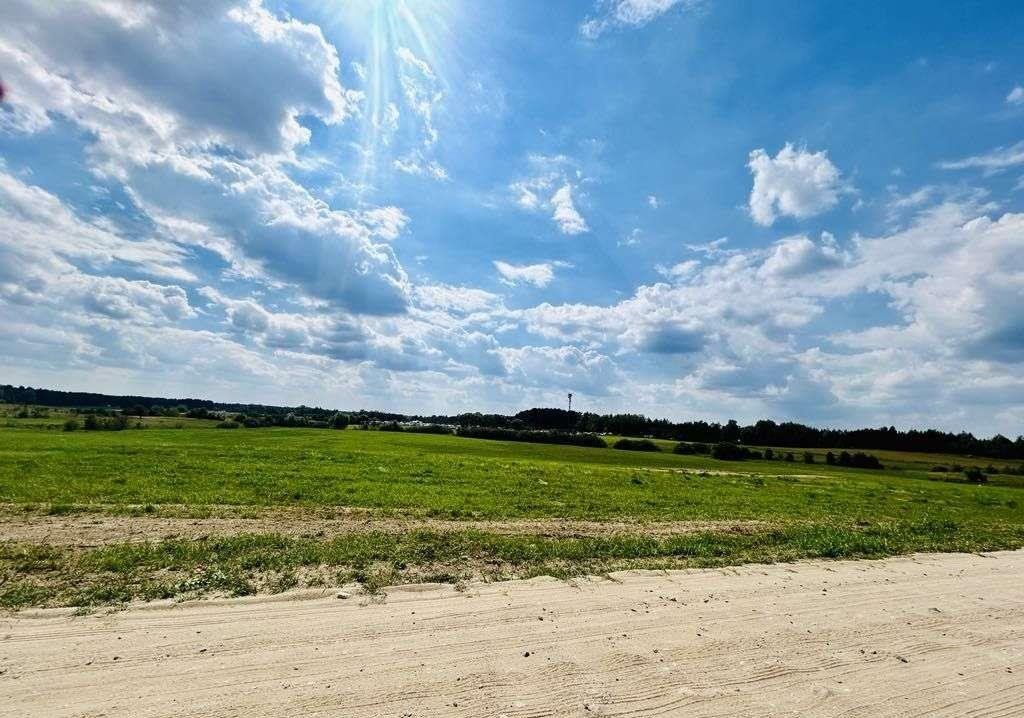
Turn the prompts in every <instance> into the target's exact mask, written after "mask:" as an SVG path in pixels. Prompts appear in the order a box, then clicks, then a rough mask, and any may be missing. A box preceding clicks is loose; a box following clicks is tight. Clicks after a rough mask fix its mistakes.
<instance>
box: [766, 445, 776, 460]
mask: <svg viewBox="0 0 1024 718" xmlns="http://www.w3.org/2000/svg"><path fill="white" fill-rule="evenodd" d="M764 458H765V459H767V460H768V461H771V460H772V459H774V458H775V452H774V451H772V450H771V449H770V448H769V449H765V450H764Z"/></svg>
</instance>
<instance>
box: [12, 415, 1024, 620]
mask: <svg viewBox="0 0 1024 718" xmlns="http://www.w3.org/2000/svg"><path fill="white" fill-rule="evenodd" d="M59 423H60V422H59V421H58V420H56V419H54V418H51V419H49V420H45V419H21V420H19V419H6V420H5V421H4V424H3V425H0V503H2V504H3V506H2V508H0V522H3V523H0V527H2V526H3V525H4V524H6V525H7V527H8V534H10V535H14V534H16V533H17V531H15V530H14V529H15V528H16V527H22V528H23V527H24V525H26V524H27V523H32V522H37V523H38V522H59V521H61V520H65V519H64V518H62V517H67V518H66V520H68V521H70V520H71V519H72V518H73V517H78V518H76V519H75V520H81V517H82V516H85V517H90V516H92V517H97V518H96V520H97V521H99V520H100V519H102V518H103V517H115V516H119V517H122V519H124V520H130V521H132V522H137V524H138V525H142V524H144V523H145V522H154V521H157V520H164V521H170V520H171V519H172V518H174V519H175V520H181V521H183V522H184V523H182V525H181V526H177V525H176V524H175V525H174V526H173V527H172V528H173V530H171V529H169V530H168V534H167V535H166V536H163V535H161V536H159V537H157V538H153V537H152V536H151V535H149V536H148V537H147V539H146V540H145V541H138V540H119V537H118V535H117V533H116V532H117V531H120V530H122V529H123V528H124V526H125V525H126V524H124V523H118V524H111V526H118V527H120V528H116V529H115V528H111V535H110V536H109V539H105V540H103V541H102V545H81V544H80V543H79V542H76V541H73V540H64V541H52V540H50V541H43V540H33V541H27V540H22V539H18V538H8V537H5V539H6V540H4V541H3V542H2V544H0V605H3V606H7V607H19V606H26V605H91V604H96V603H109V602H119V601H124V600H128V599H131V598H155V597H171V596H190V595H203V594H206V593H211V592H213V593H218V592H227V593H250V592H253V591H267V590H269V591H274V590H281V589H283V588H288V587H291V586H296V585H338V584H341V583H345V582H348V581H359V582H361V583H362V584H363V585H364V586H365V587H366V588H367V589H368V590H371V591H372V590H376V589H378V588H380V587H381V586H384V585H387V584H389V583H395V582H401V581H423V580H430V581H436V580H443V581H452V582H458V581H461V580H465V579H469V578H480V577H483V578H502V577H508V576H528V575H536V574H540V573H547V574H552V575H556V576H571V575H576V574H580V573H603V572H606V571H609V570H613V569H617V568H623V567H680V566H707V565H724V564H730V563H741V562H749V561H777V560H788V559H794V558H801V557H822V556H825V557H880V556H885V555H891V554H895V553H905V552H911V551H921V550H957V551H969V550H988V549H1000V548H1014V547H1019V546H1021V545H1024V493H1022V491H1024V489H1022V487H1021V478H1020V477H1014V476H995V477H993V478H992V482H991V483H990V484H988V485H972V484H966V483H960V482H956V481H951V480H948V479H950V478H951V477H949V476H942V475H935V474H931V473H929V471H928V469H929V468H930V467H931V466H932V465H934V464H937V463H944V464H947V465H952V464H954V463H959V464H962V465H971V464H972V463H982V464H985V463H988V462H987V461H982V462H974V461H971V460H969V459H965V458H963V457H948V456H922V455H914V454H900V453H898V452H877V453H878V454H879V455H880V457H881V458H882V460H883V461H884V462H885V464H886V469H885V470H884V471H870V470H854V469H845V468H838V467H830V466H826V465H825V464H824V463H823V462H822V461H821V460H820V459H819V461H818V463H815V464H804V463H802V462H800V461H798V462H782V461H749V462H724V461H717V460H714V459H710V458H708V457H700V456H678V455H674V454H671V453H669V451H666V452H662V453H645V452H626V451H616V450H613V449H610V448H609V449H595V448H581V447H571V446H553V445H541V444H524V443H512V442H496V441H487V440H479V439H468V438H461V437H454V436H437V435H426V434H400V433H390V432H365V431H354V430H348V431H331V430H323V429H291V428H288V429H238V430H223V429H216V428H212V425H211V423H210V422H199V421H194V420H188V419H175V420H173V422H172V421H168V420H159V421H153V420H150V421H147V422H146V424H145V425H146V427H147V428H144V429H131V430H127V431H121V432H84V431H75V432H63V431H60V430H59V429H54V428H47V427H52V426H55V425H57V424H59ZM175 427H181V428H175ZM671 446H672V445H671V443H668V442H666V443H665V448H666V449H669V450H670V449H671ZM821 453H824V452H821ZM799 456H800V454H798V457H799ZM939 479H945V480H939ZM342 507H345V508H358V509H361V510H362V515H363V516H365V517H366V518H365V520H364V521H362V523H360V524H359V525H356V526H346V527H345V528H344V529H338V528H337V527H336V526H333V525H330V524H324V526H326V527H327V528H323V527H319V528H318V526H319V524H318V523H317V521H318V519H317V517H318V516H321V515H322V514H323V513H324V512H325V511H327V512H328V513H329V512H330V511H332V510H338V509H340V508H342ZM285 513H287V516H289V517H291V518H289V519H288V520H289V521H293V522H295V521H298V522H300V523H302V522H303V521H304V519H303V517H307V516H308V531H306V530H304V528H305V527H304V526H300V528H301V529H303V530H298V531H289V532H285V533H282V532H279V531H277V530H275V528H274V526H275V525H276V524H275V520H274V519H275V517H279V516H283V515H285ZM225 516H227V517H235V518H237V519H239V528H238V530H237V532H235V533H231V534H229V535H207V534H206V533H204V532H205V531H206V528H204V527H205V526H206V524H204V523H203V521H204V519H205V518H210V519H211V520H212V519H213V518H215V517H221V518H223V517H225ZM253 517H254V518H253ZM296 517H298V518H296ZM388 517H390V518H392V519H394V518H396V517H397V518H400V519H402V522H401V523H397V524H396V523H395V522H394V521H392V522H391V523H388V524H387V525H386V526H385V524H384V523H380V524H378V523H377V520H378V519H379V520H380V521H381V522H383V521H384V519H385V518H388ZM187 519H191V520H192V522H191V523H188V522H187V521H186V520H187ZM243 519H244V520H243ZM566 521H576V522H581V521H585V522H590V523H588V524H587V525H586V526H584V527H583V528H580V526H577V525H574V527H573V528H571V529H570V528H566V525H565V522H566ZM438 522H441V523H438ZM516 522H532V523H529V526H530V527H531V528H530V530H529V531H523V530H519V529H515V525H516ZM601 522H615V523H614V525H615V528H614V530H610V529H604V528H602V526H603V524H602V523H601ZM666 522H675V523H674V524H672V526H674V527H676V528H673V529H672V530H671V531H669V530H666V529H664V528H662V529H659V530H654V529H655V527H658V526H665V525H668V524H666ZM47 525H49V524H47ZM76 525H79V524H76ZM134 525H135V524H130V525H129V527H131V526H134ZM161 525H162V524H161ZM609 525H610V524H609ZM64 528H65V529H66V528H67V527H64ZM18 530H21V529H20V528H19V529H18Z"/></svg>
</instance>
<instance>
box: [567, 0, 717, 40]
mask: <svg viewBox="0 0 1024 718" xmlns="http://www.w3.org/2000/svg"><path fill="white" fill-rule="evenodd" d="M701 2H702V0H599V2H598V3H597V6H596V8H595V12H594V14H593V15H592V16H590V17H588V18H587V19H586V20H584V21H583V23H582V24H581V25H580V34H581V35H582V36H583V37H585V38H587V39H590V40H594V39H597V38H598V37H600V36H601V35H603V34H604V33H606V32H608V31H610V30H616V29H621V28H625V27H640V26H642V25H646V24H647V23H649V22H651V21H652V20H655V19H657V18H658V17H661V16H662V15H664V14H665V13H667V12H668V11H669V10H671V9H673V8H674V7H676V6H678V7H681V8H684V9H687V10H692V9H694V8H697V7H699V6H700V5H701Z"/></svg>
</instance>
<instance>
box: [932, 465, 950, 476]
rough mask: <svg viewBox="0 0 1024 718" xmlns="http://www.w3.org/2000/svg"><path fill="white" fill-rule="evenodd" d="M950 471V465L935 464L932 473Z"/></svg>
mask: <svg viewBox="0 0 1024 718" xmlns="http://www.w3.org/2000/svg"><path fill="white" fill-rule="evenodd" d="M948 472H949V467H948V466H933V467H932V473H935V474H945V473H948Z"/></svg>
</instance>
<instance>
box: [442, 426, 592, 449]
mask: <svg viewBox="0 0 1024 718" xmlns="http://www.w3.org/2000/svg"><path fill="white" fill-rule="evenodd" d="M456 433H457V434H458V435H459V436H465V437H467V438H470V439H493V440H495V441H525V442H529V443H534V444H569V445H572V446H588V447H593V448H597V449H604V448H606V447H607V446H608V445H607V444H606V443H604V439H602V438H601V437H600V436H597V435H596V434H582V433H581V434H576V433H570V432H568V431H540V430H518V429H498V428H493V427H489V426H461V427H459V430H458V431H457V432H456Z"/></svg>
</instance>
